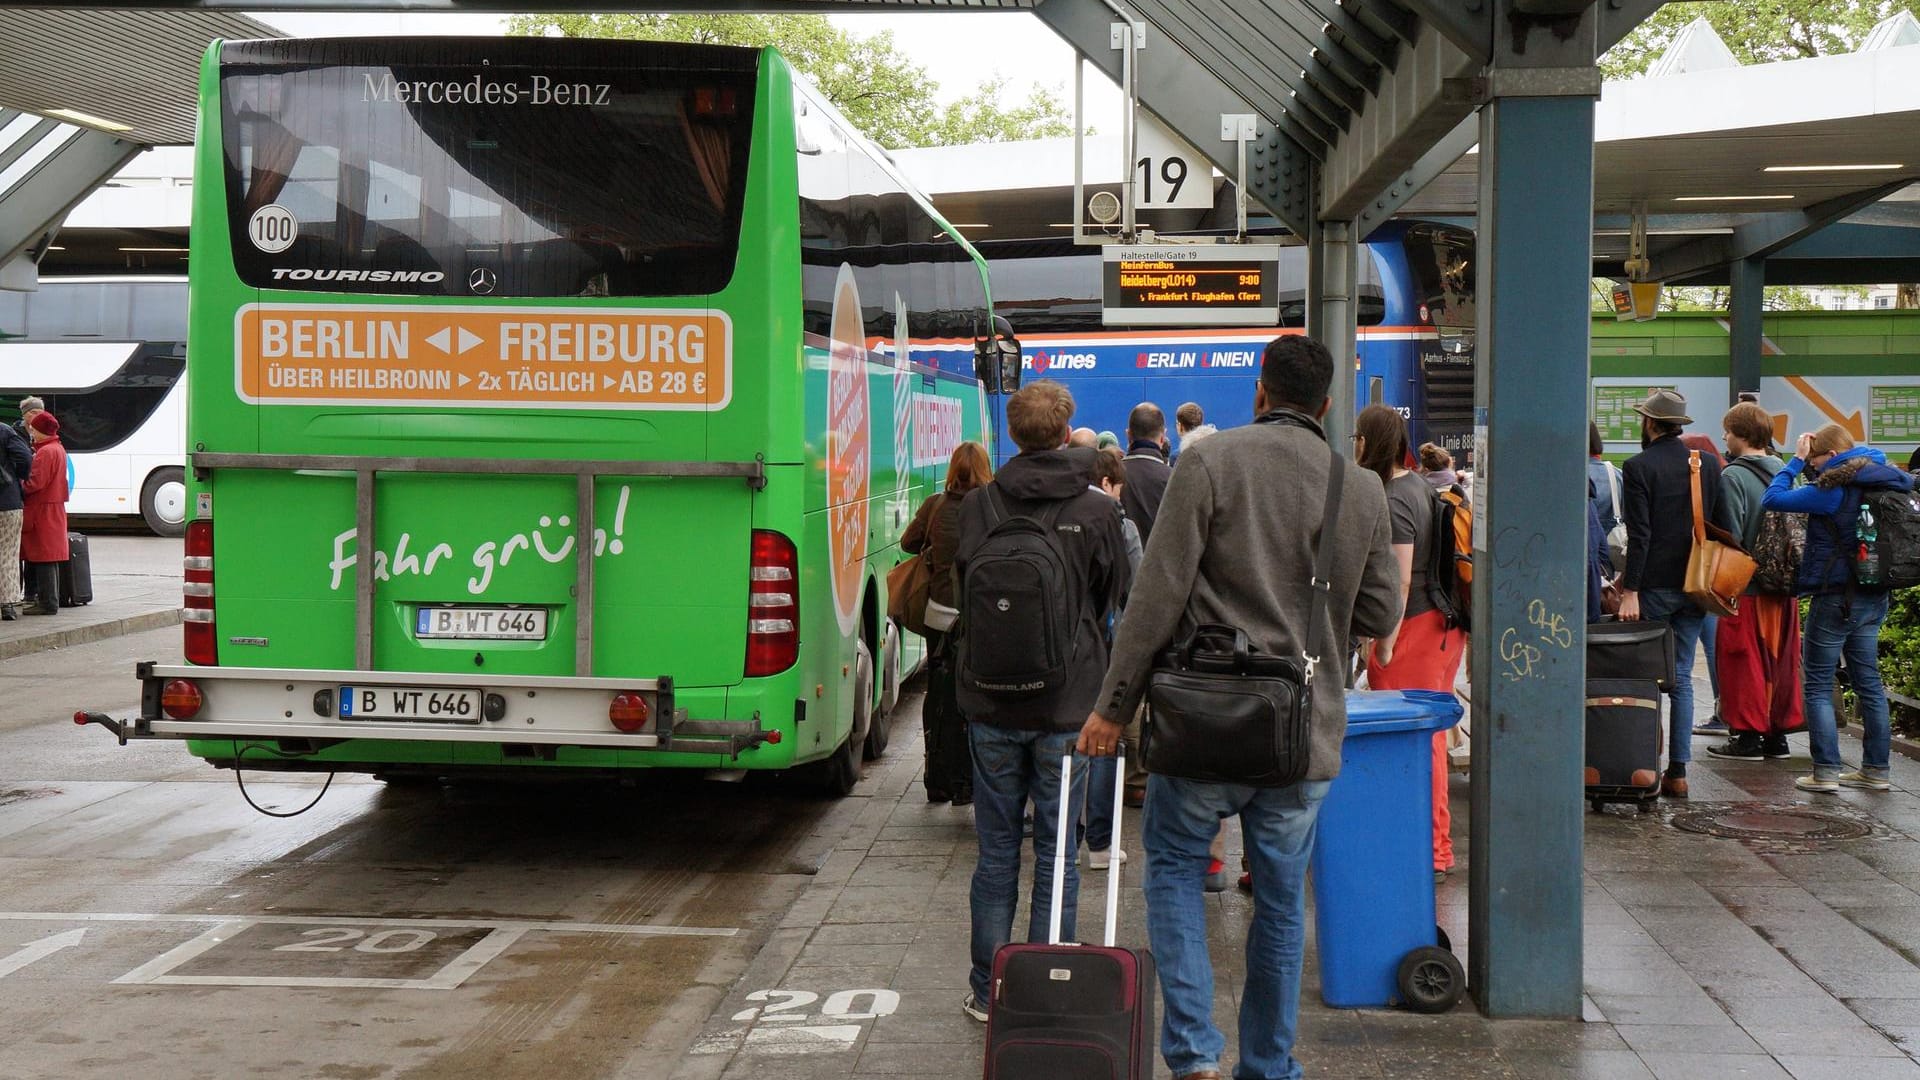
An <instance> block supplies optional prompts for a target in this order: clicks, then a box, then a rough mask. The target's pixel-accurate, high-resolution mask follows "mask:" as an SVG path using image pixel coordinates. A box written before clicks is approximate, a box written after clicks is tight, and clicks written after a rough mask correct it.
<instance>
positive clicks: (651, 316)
mask: <svg viewBox="0 0 1920 1080" xmlns="http://www.w3.org/2000/svg"><path fill="white" fill-rule="evenodd" d="M234 369H235V370H234V381H235V388H236V389H237V390H238V392H239V394H240V397H241V398H242V399H243V400H245V401H248V402H251V403H253V404H256V405H339V404H350V405H413V406H418V405H444V406H450V407H466V408H499V409H636V410H646V411H658V410H690V411H712V410H717V409H723V408H725V407H726V405H727V402H728V400H729V399H730V398H731V397H732V396H733V324H732V322H731V320H729V319H728V318H727V315H726V313H725V312H721V311H712V310H708V309H706V308H698V309H672V310H665V309H653V310H640V309H623V308H554V307H472V306H448V307H441V306H430V305H424V304H416V305H377V306H376V305H320V304H311V305H283V304H249V305H247V306H245V307H243V308H241V309H240V312H239V314H238V315H237V316H236V317H235V322H234Z"/></svg>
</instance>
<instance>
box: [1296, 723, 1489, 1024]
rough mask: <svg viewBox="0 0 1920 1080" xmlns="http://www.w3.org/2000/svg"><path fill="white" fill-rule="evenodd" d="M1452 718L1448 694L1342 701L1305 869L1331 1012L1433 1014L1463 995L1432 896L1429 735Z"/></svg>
mask: <svg viewBox="0 0 1920 1080" xmlns="http://www.w3.org/2000/svg"><path fill="white" fill-rule="evenodd" d="M1459 720H1460V702H1459V701H1458V700H1457V699H1455V698H1454V696H1453V695H1452V694H1447V693H1441V692H1439V691H1434V690H1382V691H1353V692H1349V693H1348V694H1347V738H1346V743H1345V745H1344V747H1343V748H1342V751H1341V756H1340V775H1339V776H1338V777H1337V778H1336V779H1335V780H1334V782H1333V786H1332V787H1331V788H1330V789H1329V790H1328V792H1327V798H1326V801H1325V802H1323V803H1322V804H1321V806H1320V821H1319V833H1318V837H1317V839H1316V840H1315V842H1314V848H1313V862H1312V867H1313V902H1314V926H1315V929H1316V930H1317V932H1318V941H1319V956H1320V998H1321V1000H1322V1001H1325V1002H1326V1003H1327V1004H1328V1005H1330V1006H1333V1007H1334V1008H1341V1009H1365V1008H1383V1007H1385V1006H1388V1005H1405V1006H1407V1007H1408V1008H1411V1009H1414V1010H1416V1011H1420V1012H1444V1011H1445V1010H1447V1009H1450V1008H1452V1007H1453V1005H1454V1004H1455V1003H1456V1002H1458V1001H1459V1000H1460V995H1461V993H1462V991H1464V990H1465V988H1466V975H1465V973H1464V971H1463V970H1462V968H1461V967H1460V962H1459V960H1457V959H1455V958H1454V956H1453V954H1452V953H1451V952H1450V951H1449V950H1447V949H1445V948H1443V947H1441V942H1440V937H1439V934H1440V930H1439V925H1438V923H1437V921H1436V919H1435V916H1434V898H1433V779H1432V778H1433V733H1434V732H1436V731H1443V730H1445V729H1447V728H1450V727H1452V726H1453V725H1454V724H1455V723H1457V722H1459Z"/></svg>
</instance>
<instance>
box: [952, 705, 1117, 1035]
mask: <svg viewBox="0 0 1920 1080" xmlns="http://www.w3.org/2000/svg"><path fill="white" fill-rule="evenodd" d="M967 738H968V740H969V741H970V742H971V743H972V746H973V827H974V830H975V831H976V832H977V833H978V834H979V837H980V860H979V862H978V863H977V864H975V866H974V868H973V890H972V893H971V896H970V900H971V903H972V907H973V973H972V976H971V980H970V982H971V985H972V987H973V994H974V998H975V1000H977V1001H979V1002H980V1003H982V1004H985V1003H987V1002H989V1001H991V1000H992V996H991V994H990V993H989V990H990V986H989V983H990V982H991V981H992V979H993V954H994V953H995V952H998V951H999V949H1000V946H1002V945H1005V944H1006V943H1007V942H1008V941H1009V940H1011V938H1012V935H1013V912H1014V908H1015V907H1016V906H1017V905H1018V903H1019V901H1020V896H1019V893H1020V834H1021V828H1020V818H1021V816H1022V815H1023V814H1024V813H1025V812H1026V807H1027V800H1028V799H1032V800H1033V857H1034V868H1033V897H1032V899H1031V900H1030V901H1029V908H1030V913H1029V916H1028V919H1027V940H1028V941H1035V942H1041V941H1045V940H1047V924H1048V922H1049V919H1050V916H1051V914H1052V912H1053V853H1054V849H1055V848H1056V847H1058V846H1059V844H1058V838H1057V833H1056V832H1055V830H1056V829H1058V828H1059V823H1060V801H1061V800H1060V796H1061V791H1060V759H1061V757H1062V756H1064V755H1066V754H1069V753H1072V752H1073V745H1074V743H1076V742H1078V741H1079V739H1080V733H1079V732H1078V731H1050V732H1049V731H1011V730H1008V729H1006V728H997V727H994V726H992V725H990V724H969V725H967ZM1086 764H1087V759H1086V758H1084V757H1081V756H1079V755H1078V754H1075V755H1074V759H1073V789H1072V790H1071V791H1069V792H1068V793H1067V798H1066V803H1067V814H1068V815H1069V817H1068V820H1069V821H1073V822H1078V821H1079V820H1080V810H1081V807H1082V806H1083V805H1084V804H1085V802H1086V795H1087V781H1086ZM1067 835H1068V838H1069V839H1071V838H1072V837H1073V836H1075V835H1076V834H1075V833H1073V832H1069V833H1068V834H1067ZM1079 899H1080V868H1079V863H1078V862H1077V861H1076V860H1074V859H1068V860H1067V878H1066V883H1065V891H1064V892H1062V894H1061V902H1060V940H1062V941H1071V940H1073V936H1074V908H1075V905H1077V904H1078V903H1079Z"/></svg>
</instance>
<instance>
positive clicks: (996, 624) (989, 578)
mask: <svg viewBox="0 0 1920 1080" xmlns="http://www.w3.org/2000/svg"><path fill="white" fill-rule="evenodd" d="M982 497H983V498H985V499H986V507H987V521H988V527H987V538H986V540H984V541H983V542H982V543H981V544H980V547H979V549H978V550H976V551H975V552H974V553H973V556H972V557H971V558H969V559H968V560H967V568H966V573H965V574H964V575H963V576H962V578H961V581H960V627H961V644H962V648H961V650H960V669H959V673H958V674H959V679H960V684H961V685H962V686H964V687H966V688H968V689H970V690H972V691H974V692H976V693H980V694H985V695H988V696H991V697H1014V698H1023V699H1036V700H1044V699H1046V698H1049V697H1052V696H1054V695H1056V694H1058V693H1059V692H1060V691H1061V690H1062V689H1064V688H1065V687H1066V684H1067V669H1068V663H1069V661H1070V660H1071V659H1072V656H1073V631H1074V625H1075V619H1074V612H1075V610H1076V609H1075V605H1074V598H1073V595H1072V592H1073V581H1074V579H1073V576H1072V575H1071V574H1070V573H1068V571H1067V558H1066V554H1065V553H1064V552H1063V551H1062V550H1061V548H1060V540H1059V537H1058V536H1057V535H1056V534H1055V531H1054V523H1055V521H1057V520H1058V519H1059V517H1060V510H1061V508H1062V507H1063V506H1065V505H1066V502H1067V500H1064V499H1063V500H1057V501H1054V502H1050V503H1047V504H1046V505H1045V507H1044V508H1042V509H1041V510H1040V511H1039V512H1038V513H1037V514H1034V515H1032V516H1028V515H1024V514H1008V513H1007V508H1006V506H1005V504H1004V503H1003V502H1002V501H1001V499H1000V491H999V486H998V485H997V484H989V485H987V487H986V490H985V491H984V492H983V493H982Z"/></svg>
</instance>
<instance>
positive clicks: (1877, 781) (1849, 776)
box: [1835, 769, 1893, 791]
mask: <svg viewBox="0 0 1920 1080" xmlns="http://www.w3.org/2000/svg"><path fill="white" fill-rule="evenodd" d="M1835 783H1837V784H1839V785H1840V786H1841V787H1850V788H1865V789H1866V790H1868V791H1892V790H1893V781H1891V780H1889V779H1887V778H1886V777H1885V776H1881V775H1878V774H1875V773H1869V772H1862V771H1860V770H1857V769H1856V770H1850V771H1848V772H1843V773H1841V774H1840V776H1839V778H1838V779H1836V780H1835Z"/></svg>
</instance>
